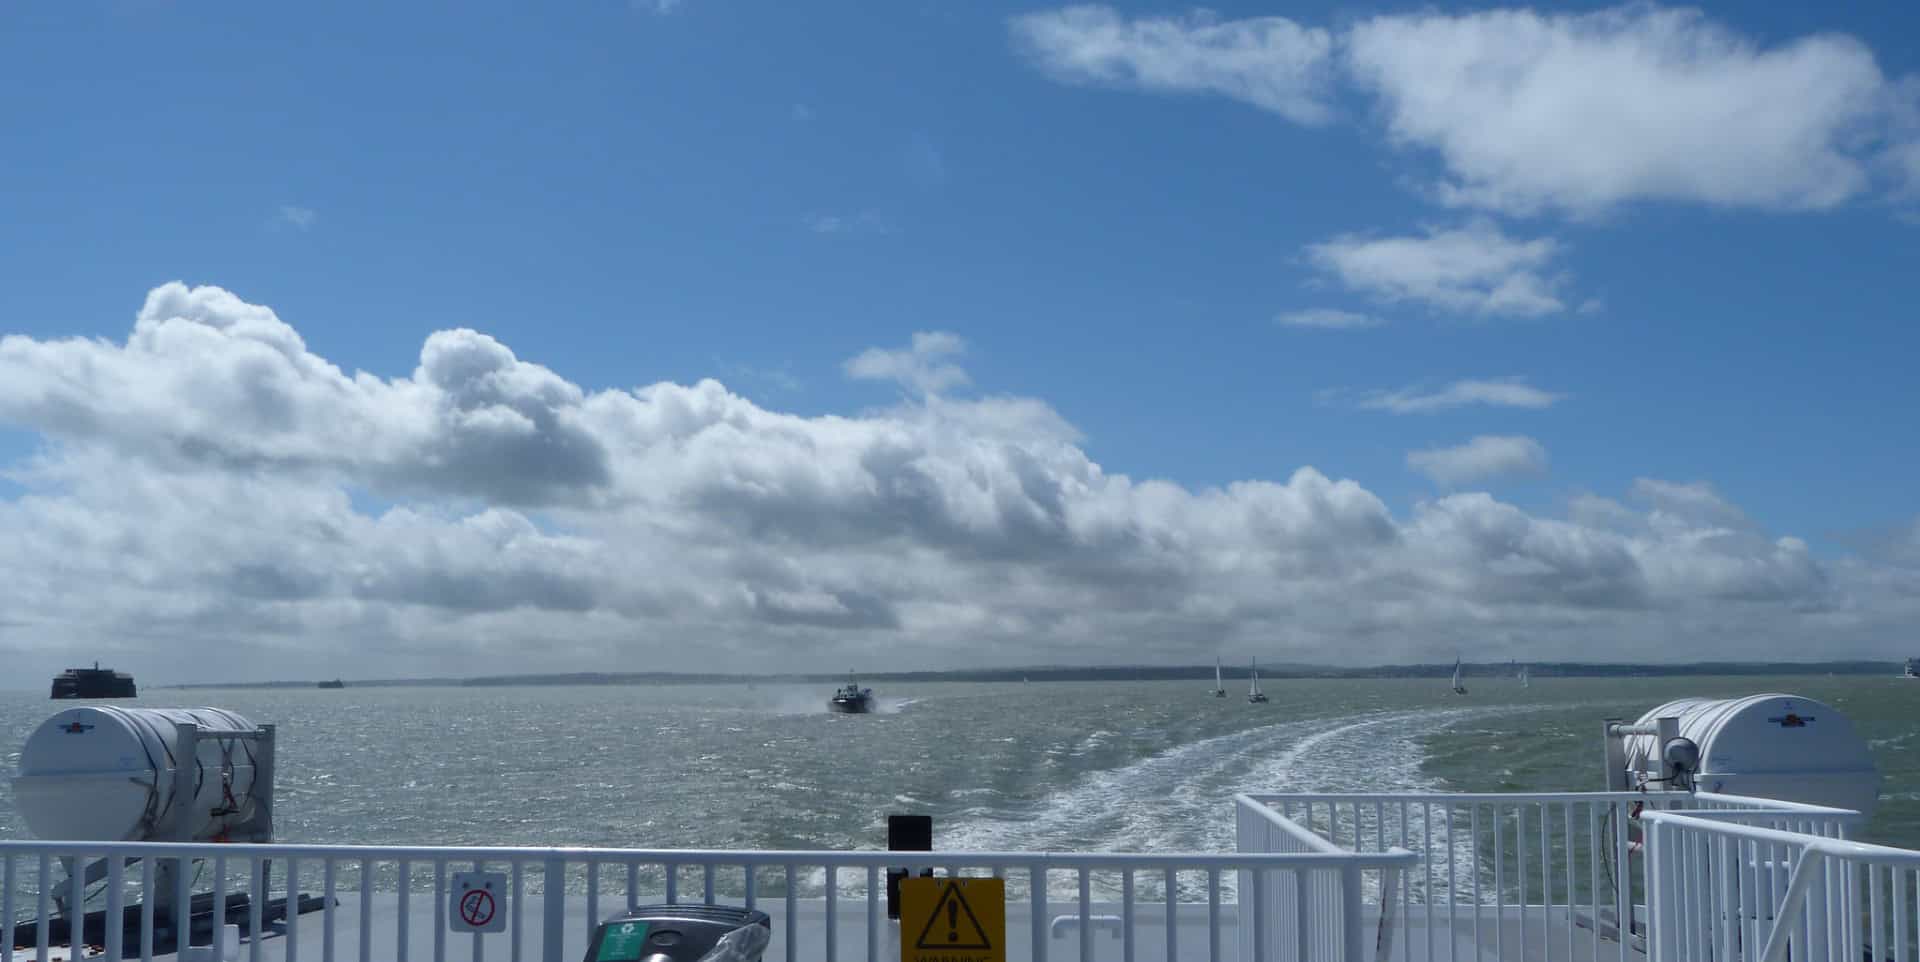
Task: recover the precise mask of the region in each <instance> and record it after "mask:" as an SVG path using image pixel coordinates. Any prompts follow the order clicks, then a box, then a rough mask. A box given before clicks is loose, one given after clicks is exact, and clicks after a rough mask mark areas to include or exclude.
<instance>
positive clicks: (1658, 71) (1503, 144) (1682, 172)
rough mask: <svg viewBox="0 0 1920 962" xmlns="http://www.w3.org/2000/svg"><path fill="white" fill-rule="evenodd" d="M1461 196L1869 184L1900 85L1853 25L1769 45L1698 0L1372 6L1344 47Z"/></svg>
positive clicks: (1529, 203) (1790, 194) (1588, 198)
mask: <svg viewBox="0 0 1920 962" xmlns="http://www.w3.org/2000/svg"><path fill="white" fill-rule="evenodd" d="M1343 50H1344V54H1345V56H1344V65H1345V67H1346V69H1347V72H1348V73H1349V75H1350V76H1351V77H1352V79H1353V80H1354V81H1355V82H1356V83H1357V84H1358V85H1359V86H1361V87H1362V88H1363V89H1365V90H1367V91H1370V92H1372V93H1373V94H1375V95H1376V96H1378V98H1379V101H1380V105H1381V108H1382V110H1383V112H1384V114H1385V117H1386V123H1387V130H1388V132H1389V134H1390V136H1391V137H1392V138H1393V139H1394V140H1395V141H1397V142H1399V143H1402V144H1406V145H1409V146H1414V147H1419V148H1425V149H1429V150H1432V151H1434V152H1435V153H1436V154H1437V155H1438V156H1439V158H1440V160H1441V162H1442V164H1443V165H1444V166H1445V168H1446V170H1447V173H1448V179H1447V181H1446V183H1445V185H1444V195H1445V196H1446V197H1447V199H1449V200H1451V201H1453V202H1455V203H1461V204H1471V205H1475V206H1482V207H1489V208H1495V209H1500V210H1506V211H1514V212H1528V211H1534V210H1538V209H1540V208H1557V209H1562V210H1566V211H1571V212H1573V213H1576V214H1589V213H1594V212H1597V211H1600V210H1604V209H1606V208H1607V207H1610V206H1612V205H1614V204H1618V203H1620V202H1622V201H1629V200H1641V199H1656V200H1680V201H1693V202H1700V203H1706V204H1714V205H1719V206H1729V207H1756V208H1764V209H1788V210H1794V209H1819V208H1826V207H1832V206H1834V205H1835V204H1838V203H1841V202H1842V201H1845V200H1847V199H1848V198H1850V197H1854V196H1856V195H1858V194H1860V193H1861V192H1862V191H1864V190H1866V189H1867V187H1868V185H1869V182H1870V173H1871V171H1870V167H1871V164H1872V155H1871V153H1870V151H1871V149H1872V147H1873V145H1874V144H1875V142H1876V141H1877V140H1879V139H1880V138H1881V137H1883V136H1884V135H1885V134H1886V133H1889V132H1890V128H1889V127H1888V124H1889V122H1890V115H1889V112H1888V108H1889V106H1890V105H1889V98H1890V97H1891V96H1894V95H1895V94H1896V93H1897V90H1896V88H1894V87H1892V86H1891V85H1889V83H1888V81H1887V80H1886V78H1885V77H1883V76H1882V74H1881V72H1880V69H1879V67H1878V65H1877V64H1876V63H1875V60H1874V56H1873V53H1872V51H1871V50H1869V49H1868V48H1867V46H1866V45H1865V44H1864V43H1862V42H1860V41H1859V40H1857V39H1855V38H1853V37H1849V36H1846V35H1842V34H1816V35H1812V36H1806V37H1800V38H1796V39H1792V40H1789V41H1787V42H1785V43H1781V44H1778V45H1775V46H1770V47H1769V46H1762V45H1761V44H1759V43H1757V42H1755V41H1754V40H1752V39H1750V38H1748V37H1744V36H1742V35H1740V34H1738V33H1736V32H1734V31H1733V30H1731V29H1729V28H1727V27H1725V26H1723V25H1721V24H1718V23H1715V22H1714V21H1712V20H1710V19H1708V18H1707V17H1706V16H1705V15H1703V14H1702V13H1700V12H1699V11H1696V10H1687V9H1668V8H1662V7H1657V6H1653V5H1650V4H1634V5H1629V6H1623V7H1617V8H1614V9H1610V10H1602V11H1597V12H1593V13H1582V14H1551V15H1543V14H1540V13H1536V12H1534V11H1532V10H1511V9H1508V10H1490V11H1483V12H1478V13H1470V14H1461V15H1450V14H1440V13H1423V14H1413V15H1393V16H1381V17H1374V18H1372V19H1368V20H1364V21H1361V22H1360V23H1358V24H1356V25H1354V27H1353V28H1352V29H1351V31H1350V32H1349V33H1348V34H1347V36H1346V42H1345V44H1344V46H1343Z"/></svg>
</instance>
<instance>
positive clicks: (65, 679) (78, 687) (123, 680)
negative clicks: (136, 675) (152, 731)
mask: <svg viewBox="0 0 1920 962" xmlns="http://www.w3.org/2000/svg"><path fill="white" fill-rule="evenodd" d="M53 697H54V698H60V699H66V698H138V697H140V694H139V690H138V689H137V688H135V687H134V684H133V676H132V675H129V674H127V673H126V672H124V671H114V670H113V669H111V668H102V667H100V663H99V662H97V661H96V662H94V663H93V667H92V668H69V669H67V670H66V671H63V672H61V673H60V674H58V675H55V676H53Z"/></svg>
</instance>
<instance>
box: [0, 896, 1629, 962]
mask: <svg viewBox="0 0 1920 962" xmlns="http://www.w3.org/2000/svg"><path fill="white" fill-rule="evenodd" d="M342 896H343V897H342V898H341V900H340V904H339V905H337V906H335V908H334V910H333V921H332V928H333V955H332V958H333V959H336V960H341V962H346V960H359V959H361V958H362V956H361V954H360V930H361V927H362V926H361V922H362V919H361V917H360V906H359V900H358V898H357V897H355V894H354V893H351V892H346V893H342ZM616 901H617V900H612V899H608V900H603V901H602V904H601V906H600V910H599V912H598V913H589V912H588V911H587V902H586V899H585V898H581V897H575V898H570V899H568V901H567V920H568V924H567V926H566V931H565V953H564V958H566V959H570V960H571V959H581V958H583V957H584V955H585V953H586V949H587V942H588V935H589V931H590V925H589V923H588V920H589V918H592V917H596V915H597V917H598V918H600V919H605V918H608V917H611V916H614V915H617V914H619V913H620V912H622V911H623V910H624V906H623V905H620V904H616ZM540 907H541V906H540V903H539V902H538V901H537V900H534V899H529V900H527V903H526V907H525V920H524V925H523V926H522V927H521V928H520V931H519V937H518V940H517V941H518V942H519V951H518V953H517V954H516V952H515V951H514V943H515V941H516V939H515V936H514V930H515V926H514V922H515V921H516V920H514V919H513V918H511V917H509V920H508V928H507V931H506V932H502V933H497V934H488V935H474V934H470V933H465V932H452V931H447V930H446V929H445V928H444V925H445V922H444V920H442V921H440V922H439V926H436V918H435V915H436V912H435V906H434V905H433V904H432V903H431V900H430V899H429V898H427V897H426V896H425V895H424V894H423V895H422V896H419V897H416V898H413V899H411V900H409V903H408V907H407V912H406V923H407V924H406V935H405V945H406V950H405V952H404V957H405V958H407V959H412V960H425V959H436V958H440V959H450V960H461V962H464V960H469V959H471V960H474V962H484V960H488V959H491V960H494V962H510V960H515V959H520V960H535V959H539V958H540V951H541V934H542V933H541V927H540ZM758 907H759V908H760V909H761V910H762V911H765V912H767V913H768V914H769V915H771V916H772V917H773V942H772V944H771V945H769V946H768V949H767V953H766V959H768V960H770V962H772V960H782V959H786V958H787V954H786V934H787V920H786V917H785V910H786V903H785V901H784V900H779V899H776V900H772V901H762V902H760V903H759V905H758ZM1233 908H1234V907H1233V906H1231V905H1226V906H1222V909H1223V911H1222V914H1221V925H1220V930H1219V945H1218V947H1217V952H1218V954H1217V955H1215V954H1214V951H1215V948H1214V947H1213V946H1210V945H1209V944H1208V941H1209V940H1208V926H1207V906H1205V905H1204V904H1196V905H1182V906H1181V907H1180V913H1179V916H1178V918H1177V920H1176V925H1175V930H1176V933H1177V938H1178V942H1177V945H1176V948H1175V952H1174V955H1173V956H1172V958H1173V959H1179V960H1186V962H1205V960H1209V959H1219V960H1240V959H1242V956H1241V954H1240V952H1241V947H1240V927H1239V925H1238V924H1237V922H1236V921H1235V919H1234V917H1233V916H1234V912H1233ZM798 909H799V911H798V913H797V914H796V917H795V919H794V924H795V926H796V929H797V932H798V934H799V938H798V939H797V942H798V951H797V952H796V953H795V955H794V956H793V958H794V959H796V960H800V962H825V960H828V959H829V958H830V957H829V956H828V954H827V949H826V934H827V932H826V930H827V924H826V903H825V902H824V901H823V900H820V899H803V900H801V901H800V902H799V903H798ZM866 912H867V909H866V903H865V901H863V900H859V899H841V900H839V902H838V905H837V908H836V913H835V914H836V916H837V919H838V924H837V926H836V928H835V938H836V945H835V951H834V953H833V956H832V958H833V959H836V960H838V962H864V960H868V959H869V955H868V940H867V936H866V932H865V923H866ZM1048 914H1049V918H1048V920H1047V922H1046V924H1045V928H1044V931H1046V933H1047V937H1046V939H1045V942H1046V949H1045V952H1046V957H1047V958H1048V959H1050V960H1054V962H1072V960H1078V959H1080V958H1081V955H1080V935H1079V921H1080V920H1079V917H1078V909H1077V906H1076V905H1075V904H1074V903H1058V904H1056V905H1054V906H1053V907H1052V910H1051V911H1050V912H1049V913H1048ZM1091 914H1092V916H1093V920H1094V922H1093V925H1092V929H1093V938H1092V943H1091V945H1090V946H1089V949H1090V950H1091V955H1092V958H1094V959H1098V960H1102V962H1105V960H1115V962H1119V960H1122V959H1125V958H1126V955H1125V952H1124V948H1125V943H1124V942H1123V940H1122V939H1121V937H1120V930H1121V925H1120V916H1119V906H1118V905H1117V904H1101V903H1096V904H1095V905H1094V907H1093V910H1092V913H1091ZM1031 919H1032V915H1031V912H1030V910H1029V906H1028V904H1027V903H1026V902H1024V901H1020V902H1008V903H1007V932H1006V935H1007V945H1006V959H1007V960H1008V962H1034V959H1035V955H1034V945H1033V930H1032V925H1031ZM367 921H369V922H370V931H371V937H370V949H371V951H370V952H369V954H368V955H367V956H366V959H367V960H368V962H375V960H380V962H388V960H397V959H400V958H402V957H403V953H402V952H401V951H400V946H401V941H402V938H401V934H400V930H401V926H400V911H399V906H398V904H397V900H395V899H393V897H392V896H391V894H385V895H383V897H382V898H379V899H376V900H375V901H374V903H373V912H372V914H371V915H370V916H369V917H368V920H367ZM1479 925H1480V928H1479V933H1478V936H1477V938H1478V939H1479V940H1480V941H1481V944H1480V945H1478V947H1477V948H1476V933H1475V928H1474V923H1473V921H1472V919H1471V918H1470V916H1456V919H1455V921H1454V923H1453V926H1452V931H1451V935H1452V938H1451V939H1449V938H1448V935H1449V931H1448V924H1447V921H1446V919H1445V918H1444V917H1441V918H1437V919H1436V920H1435V924H1434V925H1433V926H1432V927H1431V928H1429V926H1428V925H1427V921H1426V918H1425V916H1424V914H1423V913H1421V912H1420V911H1418V910H1416V911H1415V912H1414V913H1413V915H1412V917H1411V918H1410V919H1408V920H1407V923H1406V924H1405V925H1404V926H1399V927H1396V928H1395V929H1394V931H1393V933H1392V941H1393V944H1392V945H1391V946H1390V949H1389V953H1388V958H1389V959H1396V960H1397V959H1405V960H1407V962H1505V960H1516V962H1518V960H1524V962H1558V960H1566V962H1611V960H1617V959H1620V958H1621V954H1620V946H1619V944H1618V943H1616V942H1614V941H1611V940H1601V941H1600V942H1599V954H1598V957H1597V960H1596V956H1595V952H1594V949H1595V940H1594V933H1593V932H1592V930H1591V929H1588V928H1586V927H1584V926H1574V927H1572V929H1571V932H1572V935H1573V938H1572V940H1571V951H1572V954H1571V955H1569V954H1568V953H1569V948H1570V946H1569V939H1568V934H1569V926H1568V925H1567V924H1566V922H1565V920H1564V918H1561V919H1558V920H1554V919H1546V918H1544V917H1543V916H1542V914H1541V910H1540V909H1539V907H1538V906H1535V907H1534V908H1533V909H1532V917H1531V918H1530V919H1529V920H1528V922H1527V923H1526V924H1525V925H1524V927H1523V924H1522V922H1521V921H1520V919H1519V918H1518V917H1517V916H1514V915H1513V914H1512V913H1509V916H1508V917H1507V918H1506V919H1505V920H1504V921H1503V923H1502V924H1501V925H1499V926H1497V927H1496V926H1495V925H1494V920H1493V917H1492V913H1491V911H1489V912H1487V913H1486V914H1485V915H1484V916H1483V918H1482V919H1481V921H1480V923H1479ZM327 927H328V926H327V920H326V917H325V915H324V914H322V913H309V914H306V915H302V916H300V917H299V919H298V920H297V922H296V923H295V925H294V927H293V931H292V932H289V931H288V928H287V927H286V926H284V925H275V926H271V927H269V929H268V932H267V934H266V936H265V937H264V938H262V939H261V940H260V944H259V946H258V950H259V956H258V958H261V959H266V960H272V962H280V960H295V959H305V960H309V962H322V960H324V959H326V958H327V957H328V956H327V954H326V947H327V945H326V943H327ZM1365 930H1366V932H1367V933H1368V934H1369V936H1370V937H1374V936H1377V935H1378V931H1379V929H1378V919H1377V918H1369V919H1368V920H1367V922H1366V928H1365ZM1449 943H1451V944H1449ZM873 945H874V948H875V953H874V955H873V956H872V957H871V958H872V959H873V960H875V962H878V960H888V962H892V960H897V959H899V958H900V943H899V925H898V924H897V923H890V922H887V921H886V920H885V919H884V918H883V919H882V920H881V924H880V926H879V927H878V929H877V930H876V935H875V939H874V942H873ZM1371 948H1372V947H1371V946H1370V947H1369V949H1370V951H1369V952H1368V953H1367V955H1368V958H1369V959H1372V958H1373V955H1374V953H1373V952H1372V951H1371ZM254 949H255V946H253V945H251V944H248V943H247V942H246V941H245V940H242V942H241V944H240V946H239V956H238V958H240V959H243V960H244V959H251V958H254V956H253V954H252V953H253V950H254ZM436 950H437V951H436ZM135 957H137V956H135ZM14 958H16V959H19V960H29V959H34V958H35V954H34V953H33V951H32V950H23V951H20V952H18V953H17V954H16V955H15V956H14ZM155 958H156V959H164V960H182V959H195V958H202V959H205V958H210V956H208V955H207V954H206V948H205V947H200V946H196V947H194V948H192V949H189V950H188V952H187V953H186V954H185V955H184V956H180V955H174V954H166V955H158V956H155ZM1132 958H1133V960H1134V962H1169V956H1168V952H1167V935H1166V921H1165V913H1164V911H1162V910H1161V909H1160V907H1159V906H1155V905H1137V906H1136V909H1135V919H1134V951H1133V956H1132ZM1627 958H1628V959H1629V960H1630V962H1638V960H1642V959H1644V958H1645V956H1644V955H1643V954H1642V953H1640V952H1638V951H1633V950H1630V951H1629V953H1628V955H1627ZM0 959H6V956H3V955H0ZM49 959H50V960H51V962H66V960H67V950H66V948H65V947H59V948H56V949H55V950H54V951H53V952H52V953H51V954H50V955H49Z"/></svg>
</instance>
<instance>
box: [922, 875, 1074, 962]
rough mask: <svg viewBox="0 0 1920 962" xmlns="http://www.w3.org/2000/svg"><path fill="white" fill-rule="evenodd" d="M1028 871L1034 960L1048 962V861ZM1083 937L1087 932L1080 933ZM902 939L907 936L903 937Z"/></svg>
mask: <svg viewBox="0 0 1920 962" xmlns="http://www.w3.org/2000/svg"><path fill="white" fill-rule="evenodd" d="M1032 864H1033V868H1031V869H1029V870H1028V872H1027V902H1028V911H1029V912H1031V913H1032V914H1033V918H1032V919H1031V920H1030V921H1031V923H1032V924H1031V926H1030V928H1031V930H1032V935H1033V960H1034V962H1046V958H1047V863H1046V862H1044V861H1036V862H1034V863H1032ZM1080 936H1081V938H1085V937H1086V933H1085V932H1082V933H1080ZM901 938H902V940H903V941H904V939H905V938H906V937H905V936H902V937H901Z"/></svg>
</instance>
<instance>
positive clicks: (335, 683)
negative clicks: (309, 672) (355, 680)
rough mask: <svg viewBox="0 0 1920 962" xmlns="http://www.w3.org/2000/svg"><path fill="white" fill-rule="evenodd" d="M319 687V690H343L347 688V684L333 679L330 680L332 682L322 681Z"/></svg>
mask: <svg viewBox="0 0 1920 962" xmlns="http://www.w3.org/2000/svg"><path fill="white" fill-rule="evenodd" d="M319 687H321V688H345V687H347V683H346V682H344V681H341V680H340V679H338V678H335V679H334V680H332V681H323V682H321V683H320V686H319Z"/></svg>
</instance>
